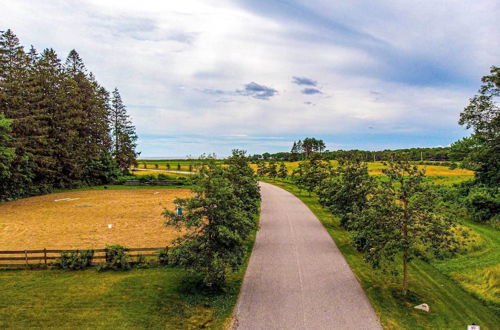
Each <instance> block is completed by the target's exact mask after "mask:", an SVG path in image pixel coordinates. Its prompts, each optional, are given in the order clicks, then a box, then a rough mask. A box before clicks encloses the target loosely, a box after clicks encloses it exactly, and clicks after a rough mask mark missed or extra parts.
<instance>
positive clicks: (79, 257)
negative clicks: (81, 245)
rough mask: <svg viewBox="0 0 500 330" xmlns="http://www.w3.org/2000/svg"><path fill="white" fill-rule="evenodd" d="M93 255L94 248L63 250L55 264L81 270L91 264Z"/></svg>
mask: <svg viewBox="0 0 500 330" xmlns="http://www.w3.org/2000/svg"><path fill="white" fill-rule="evenodd" d="M93 256H94V251H93V250H82V251H75V252H62V253H61V257H60V258H59V259H57V261H56V263H55V265H56V267H58V268H61V269H66V270H81V269H85V268H88V267H90V266H91V264H92V257H93Z"/></svg>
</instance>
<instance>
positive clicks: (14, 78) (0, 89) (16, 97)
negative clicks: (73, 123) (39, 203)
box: [0, 30, 34, 200]
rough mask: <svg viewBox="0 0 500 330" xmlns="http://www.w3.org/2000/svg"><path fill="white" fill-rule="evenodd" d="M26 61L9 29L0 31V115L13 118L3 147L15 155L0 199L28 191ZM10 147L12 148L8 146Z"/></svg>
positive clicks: (30, 170) (0, 187) (30, 167)
mask: <svg viewBox="0 0 500 330" xmlns="http://www.w3.org/2000/svg"><path fill="white" fill-rule="evenodd" d="M28 65H29V60H28V57H27V56H26V54H25V52H24V49H23V47H22V46H21V45H20V44H19V39H18V38H17V37H16V36H15V35H14V33H13V32H12V31H11V30H7V31H5V32H2V33H0V114H3V115H4V116H5V117H6V118H8V119H12V122H11V124H10V128H11V132H10V133H9V136H10V138H9V139H8V140H7V141H6V142H5V143H6V147H8V148H13V150H14V152H15V155H14V158H13V160H12V162H11V164H10V176H9V177H8V178H4V179H3V180H2V181H1V183H0V200H2V199H11V198H16V197H19V196H22V195H25V194H28V193H30V191H31V179H32V176H33V174H32V167H33V164H32V162H31V160H30V154H29V152H28V151H29V150H27V148H26V145H27V142H28V141H29V134H30V127H31V126H30V124H32V125H34V123H32V122H31V123H30V118H29V104H28V102H27V95H28V92H29V90H28V89H27V88H25V85H26V82H27V72H28ZM11 150H12V149H11Z"/></svg>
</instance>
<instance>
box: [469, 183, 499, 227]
mask: <svg viewBox="0 0 500 330" xmlns="http://www.w3.org/2000/svg"><path fill="white" fill-rule="evenodd" d="M465 206H466V207H467V210H468V211H469V213H470V215H471V216H472V218H473V219H474V220H475V221H477V222H483V223H484V222H488V221H490V220H493V221H495V218H497V219H498V214H499V213H500V193H499V192H498V190H497V189H495V188H487V187H476V188H473V189H471V191H470V193H469V195H468V196H467V197H466V198H465Z"/></svg>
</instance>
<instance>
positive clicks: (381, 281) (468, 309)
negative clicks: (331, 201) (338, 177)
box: [266, 179, 500, 329]
mask: <svg viewBox="0 0 500 330" xmlns="http://www.w3.org/2000/svg"><path fill="white" fill-rule="evenodd" d="M266 181H267V182H269V183H272V184H274V185H277V186H279V187H281V188H283V189H285V190H288V191H290V192H291V193H293V194H294V195H295V196H297V197H298V198H300V199H301V200H302V201H303V202H304V203H305V204H306V205H307V206H308V207H309V208H310V209H311V211H312V212H313V213H314V214H315V215H316V216H317V217H318V219H319V220H320V221H321V223H322V224H323V225H324V226H325V228H326V230H327V231H328V233H329V234H330V235H331V236H332V238H333V240H334V241H335V243H336V244H337V246H338V247H339V249H340V250H341V252H342V254H343V255H344V257H345V258H346V260H347V262H348V263H349V266H350V267H351V269H352V270H353V272H354V273H355V274H356V276H357V278H358V279H359V280H360V282H361V285H362V286H363V289H364V290H365V292H366V294H367V295H368V298H369V299H370V301H371V303H372V305H373V307H374V308H375V311H376V312H377V314H378V316H379V318H380V320H381V322H382V325H383V326H384V328H386V329H429V328H433V329H460V328H463V327H464V325H467V324H472V323H475V324H479V325H481V328H482V329H496V326H497V324H498V322H500V319H499V317H498V315H499V314H498V313H499V311H498V308H499V307H498V304H497V305H495V304H492V303H489V302H487V300H485V299H484V298H483V299H482V298H481V297H480V295H481V294H482V292H483V293H485V292H486V293H490V292H491V291H490V290H491V289H494V288H495V287H497V286H498V284H497V282H496V283H495V281H496V280H495V279H494V278H498V273H497V274H496V275H495V274H491V275H490V276H491V277H492V278H493V281H491V282H488V281H484V280H483V278H482V276H484V275H486V276H488V274H489V273H487V272H488V270H489V269H488V268H489V267H488V266H486V267H485V266H483V261H484V260H481V259H478V258H477V256H478V255H481V256H483V257H484V258H488V259H489V258H490V257H491V259H490V263H493V264H496V265H498V260H499V259H498V256H496V257H495V256H494V255H491V253H492V252H493V251H499V250H500V245H499V242H498V232H497V231H496V230H495V229H493V228H491V227H490V226H486V225H480V227H481V228H482V229H483V231H477V232H476V231H475V230H474V229H475V227H474V226H471V227H468V224H469V222H465V223H463V225H464V226H467V227H468V228H470V229H471V230H474V233H475V234H476V235H478V236H479V239H480V240H484V241H485V242H487V243H485V244H482V245H481V246H474V248H473V249H472V250H471V251H467V252H463V253H461V254H459V255H458V256H457V257H456V258H451V259H450V258H448V259H445V260H439V259H436V260H432V261H430V262H426V261H423V260H420V259H417V260H414V261H413V262H412V265H411V267H410V268H409V279H410V282H409V292H408V294H407V295H406V297H405V296H403V295H402V293H401V277H400V276H394V275H392V274H391V273H390V271H384V270H383V269H378V270H377V269H373V268H372V267H371V265H370V264H368V263H366V262H365V260H364V259H363V254H362V253H360V252H358V251H357V250H356V248H355V247H354V246H353V232H352V231H349V230H346V229H345V228H343V227H342V226H341V223H340V221H341V220H340V218H339V217H338V216H335V215H333V214H332V213H331V212H330V211H328V210H327V209H326V208H324V207H323V206H322V205H321V204H320V203H319V199H318V197H317V195H316V194H314V193H313V194H309V193H308V192H307V191H306V190H304V189H300V188H298V187H297V185H296V184H295V183H294V182H292V181H290V180H282V179H274V180H271V179H266ZM491 236H493V237H496V240H495V239H491ZM391 268H392V269H394V267H391ZM458 269H460V273H457V274H454V272H457V271H458ZM475 269H484V272H485V274H483V275H481V274H477V273H476V272H475V271H471V270H475ZM396 270H399V274H401V271H402V269H401V267H399V269H397V268H396ZM460 274H462V276H463V277H464V279H465V276H468V278H470V279H468V278H467V281H470V284H468V283H467V282H466V281H463V280H462V277H460ZM477 283H481V284H477ZM476 286H477V287H476ZM477 289H479V290H477ZM490 294H491V293H490ZM421 303H427V304H429V306H430V312H429V313H426V312H423V311H419V310H416V309H414V308H413V307H414V306H416V305H418V304H421Z"/></svg>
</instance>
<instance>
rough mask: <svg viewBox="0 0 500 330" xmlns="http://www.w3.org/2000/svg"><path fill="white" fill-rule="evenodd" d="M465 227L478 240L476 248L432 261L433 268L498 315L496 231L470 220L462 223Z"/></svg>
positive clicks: (499, 267)
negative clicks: (453, 256)
mask: <svg viewBox="0 0 500 330" xmlns="http://www.w3.org/2000/svg"><path fill="white" fill-rule="evenodd" d="M465 225H466V226H467V227H469V228H470V229H471V230H473V231H474V232H475V233H477V234H478V235H479V236H480V237H481V241H480V242H479V243H480V244H479V246H477V247H476V248H474V249H473V250H472V251H470V252H469V253H468V254H466V255H459V256H457V257H455V258H453V259H449V260H444V261H434V262H433V265H434V266H435V267H436V268H437V269H439V270H440V271H441V272H443V273H445V274H447V275H448V276H450V277H451V278H453V279H454V280H455V281H457V282H458V283H459V284H460V285H461V286H462V287H463V288H465V289H466V290H467V291H470V292H472V293H473V294H474V295H475V296H476V297H478V298H479V299H481V300H483V301H484V302H485V303H487V304H489V305H490V306H491V307H492V308H494V309H496V311H497V313H500V235H499V231H498V230H496V229H494V228H492V227H490V226H487V225H482V224H478V223H474V222H472V221H465Z"/></svg>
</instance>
